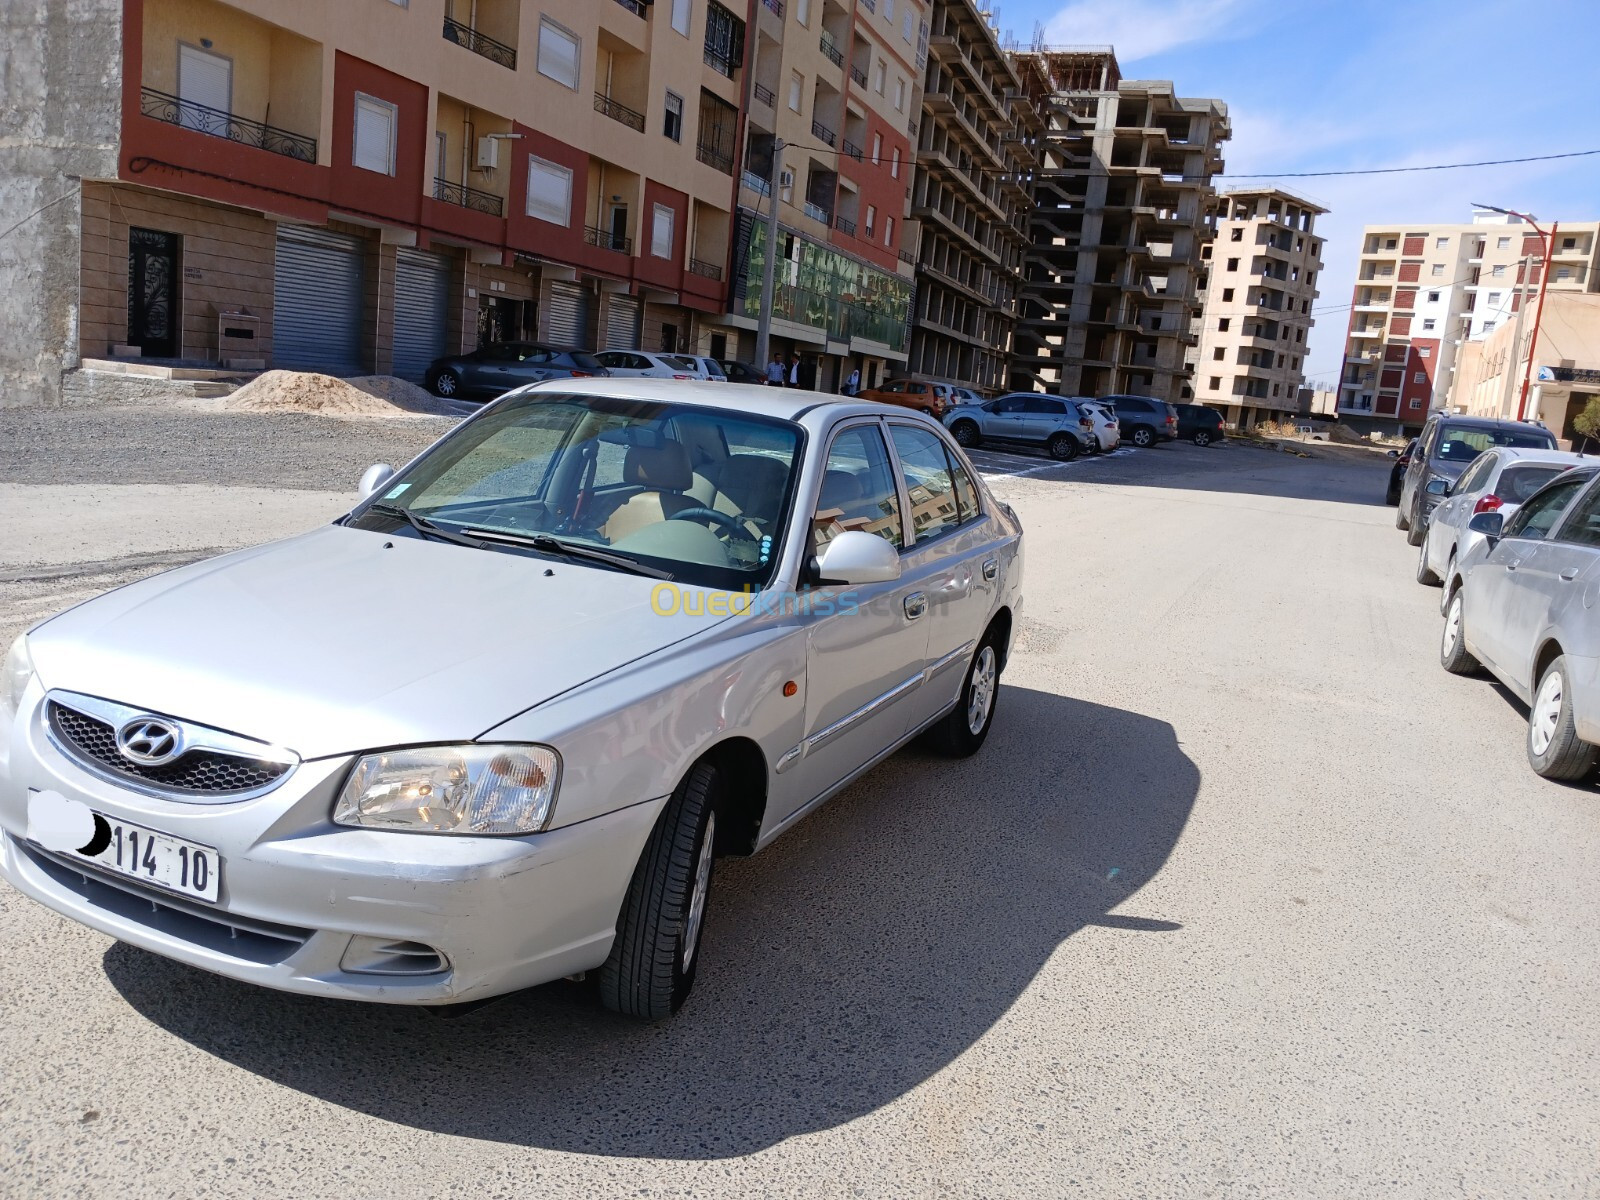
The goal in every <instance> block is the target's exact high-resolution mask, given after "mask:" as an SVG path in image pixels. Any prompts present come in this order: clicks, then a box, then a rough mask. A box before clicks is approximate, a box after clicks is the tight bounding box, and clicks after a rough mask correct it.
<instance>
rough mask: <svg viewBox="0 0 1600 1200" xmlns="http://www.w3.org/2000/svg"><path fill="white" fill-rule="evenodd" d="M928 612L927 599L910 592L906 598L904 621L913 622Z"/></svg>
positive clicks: (920, 594) (919, 593)
mask: <svg viewBox="0 0 1600 1200" xmlns="http://www.w3.org/2000/svg"><path fill="white" fill-rule="evenodd" d="M927 611H928V598H927V597H926V596H924V595H923V594H922V593H921V592H912V593H911V595H909V596H907V597H906V620H908V621H915V620H916V619H917V618H918V617H920V616H921V615H922V614H923V613H925V612H927Z"/></svg>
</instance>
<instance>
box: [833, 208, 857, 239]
mask: <svg viewBox="0 0 1600 1200" xmlns="http://www.w3.org/2000/svg"><path fill="white" fill-rule="evenodd" d="M833 227H834V228H835V229H837V230H838V231H839V232H840V233H848V234H849V235H850V236H851V237H855V235H856V223H855V222H854V221H852V220H851V219H850V218H849V217H847V216H845V215H844V214H843V213H840V214H839V215H838V216H836V217H834V219H833Z"/></svg>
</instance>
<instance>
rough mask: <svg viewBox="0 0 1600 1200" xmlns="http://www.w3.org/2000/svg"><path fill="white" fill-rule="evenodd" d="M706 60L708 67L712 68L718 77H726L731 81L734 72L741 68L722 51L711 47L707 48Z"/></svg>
mask: <svg viewBox="0 0 1600 1200" xmlns="http://www.w3.org/2000/svg"><path fill="white" fill-rule="evenodd" d="M705 59H706V66H708V67H710V68H711V69H712V70H713V71H715V72H716V73H717V74H718V75H725V76H727V77H728V78H729V79H732V78H733V73H734V71H736V70H737V69H738V67H739V64H738V63H736V62H734V61H733V59H731V58H729V57H728V56H727V55H726V54H724V53H723V52H722V51H721V50H718V49H716V48H714V47H711V46H707V47H706V54H705Z"/></svg>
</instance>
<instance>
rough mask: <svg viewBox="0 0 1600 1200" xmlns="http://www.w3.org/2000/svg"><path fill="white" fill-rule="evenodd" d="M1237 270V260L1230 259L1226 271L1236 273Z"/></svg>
mask: <svg viewBox="0 0 1600 1200" xmlns="http://www.w3.org/2000/svg"><path fill="white" fill-rule="evenodd" d="M1238 269H1239V260H1238V259H1237V258H1230V259H1229V260H1228V270H1230V271H1237V270H1238Z"/></svg>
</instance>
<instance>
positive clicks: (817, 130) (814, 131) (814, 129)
mask: <svg viewBox="0 0 1600 1200" xmlns="http://www.w3.org/2000/svg"><path fill="white" fill-rule="evenodd" d="M811 136H812V137H814V138H816V139H817V140H818V141H821V142H824V143H826V144H827V145H829V146H832V145H834V144H835V143H837V141H838V138H837V136H836V135H835V134H834V132H833V130H831V129H829V128H828V127H827V126H826V125H824V124H823V123H822V122H821V121H813V122H811Z"/></svg>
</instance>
